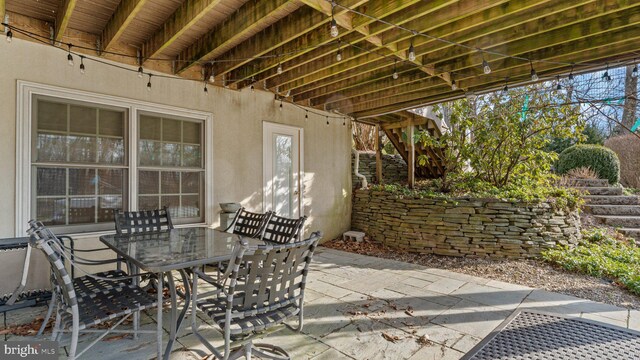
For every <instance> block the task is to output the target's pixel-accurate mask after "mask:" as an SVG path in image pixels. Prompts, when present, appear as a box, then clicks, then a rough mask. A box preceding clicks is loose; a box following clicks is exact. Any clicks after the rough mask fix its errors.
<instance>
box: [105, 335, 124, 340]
mask: <svg viewBox="0 0 640 360" xmlns="http://www.w3.org/2000/svg"><path fill="white" fill-rule="evenodd" d="M127 336H129V335H128V334H119V335H113V336H107V337H105V338H104V339H102V341H115V340H122V339H125V338H126V337H127Z"/></svg>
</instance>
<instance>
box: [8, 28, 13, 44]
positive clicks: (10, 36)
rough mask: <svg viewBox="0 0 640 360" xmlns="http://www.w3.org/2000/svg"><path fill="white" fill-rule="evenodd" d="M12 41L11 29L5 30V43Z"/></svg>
mask: <svg viewBox="0 0 640 360" xmlns="http://www.w3.org/2000/svg"><path fill="white" fill-rule="evenodd" d="M11 40H13V32H12V31H11V29H9V30H7V42H8V43H10V42H11Z"/></svg>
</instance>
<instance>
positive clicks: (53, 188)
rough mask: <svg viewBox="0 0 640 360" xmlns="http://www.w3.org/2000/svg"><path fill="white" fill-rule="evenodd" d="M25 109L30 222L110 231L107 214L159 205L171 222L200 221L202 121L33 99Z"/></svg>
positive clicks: (110, 217)
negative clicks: (28, 139) (28, 120)
mask: <svg viewBox="0 0 640 360" xmlns="http://www.w3.org/2000/svg"><path fill="white" fill-rule="evenodd" d="M31 104H32V115H31V120H32V126H31V142H30V143H31V176H30V178H31V197H30V199H31V206H30V217H31V218H36V219H38V220H40V221H42V222H43V223H45V224H46V225H49V226H53V227H56V228H58V231H59V232H82V231H96V230H107V229H112V228H113V211H114V209H120V210H144V209H156V208H160V207H163V206H167V207H168V208H169V212H170V213H171V216H172V219H173V220H174V223H178V224H180V223H199V222H203V221H204V182H205V181H204V178H205V166H204V164H205V162H204V158H203V157H204V156H203V154H204V152H203V149H204V121H202V120H198V119H191V118H187V117H180V116H175V115H165V114H158V113H155V112H147V111H137V110H135V109H133V108H132V107H118V106H111V105H103V104H92V103H90V102H82V101H75V100H74V101H71V100H63V99H59V98H55V97H49V96H41V95H36V96H34V97H33V99H32V103H31ZM130 112H134V114H131V113H130ZM130 133H134V134H137V137H134V138H131V137H130V136H129V134H130ZM133 142H135V143H134V144H132V143H133ZM131 159H137V161H135V162H133V161H131Z"/></svg>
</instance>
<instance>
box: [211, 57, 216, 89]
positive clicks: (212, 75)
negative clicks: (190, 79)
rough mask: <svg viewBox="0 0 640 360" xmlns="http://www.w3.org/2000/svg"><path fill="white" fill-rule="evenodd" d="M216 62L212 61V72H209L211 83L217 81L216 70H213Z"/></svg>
mask: <svg viewBox="0 0 640 360" xmlns="http://www.w3.org/2000/svg"><path fill="white" fill-rule="evenodd" d="M214 63H215V61H212V62H211V74H209V82H210V83H212V84H213V83H214V82H216V73H215V71H213V64H214Z"/></svg>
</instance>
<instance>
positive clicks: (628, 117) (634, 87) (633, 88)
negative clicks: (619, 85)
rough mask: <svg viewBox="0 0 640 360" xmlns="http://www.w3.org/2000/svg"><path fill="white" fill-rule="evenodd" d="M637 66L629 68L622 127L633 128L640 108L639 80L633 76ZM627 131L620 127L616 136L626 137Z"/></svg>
mask: <svg viewBox="0 0 640 360" xmlns="http://www.w3.org/2000/svg"><path fill="white" fill-rule="evenodd" d="M634 66H635V65H629V66H627V71H626V76H625V79H624V96H625V99H624V109H623V112H622V125H624V126H626V127H627V128H629V129H630V128H631V127H632V126H633V124H635V122H636V119H637V115H636V109H637V107H638V78H637V77H633V76H631V74H632V71H633V68H634ZM625 133H626V130H625V129H624V128H623V127H622V126H620V125H618V126H616V129H615V134H616V135H624V134H625Z"/></svg>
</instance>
